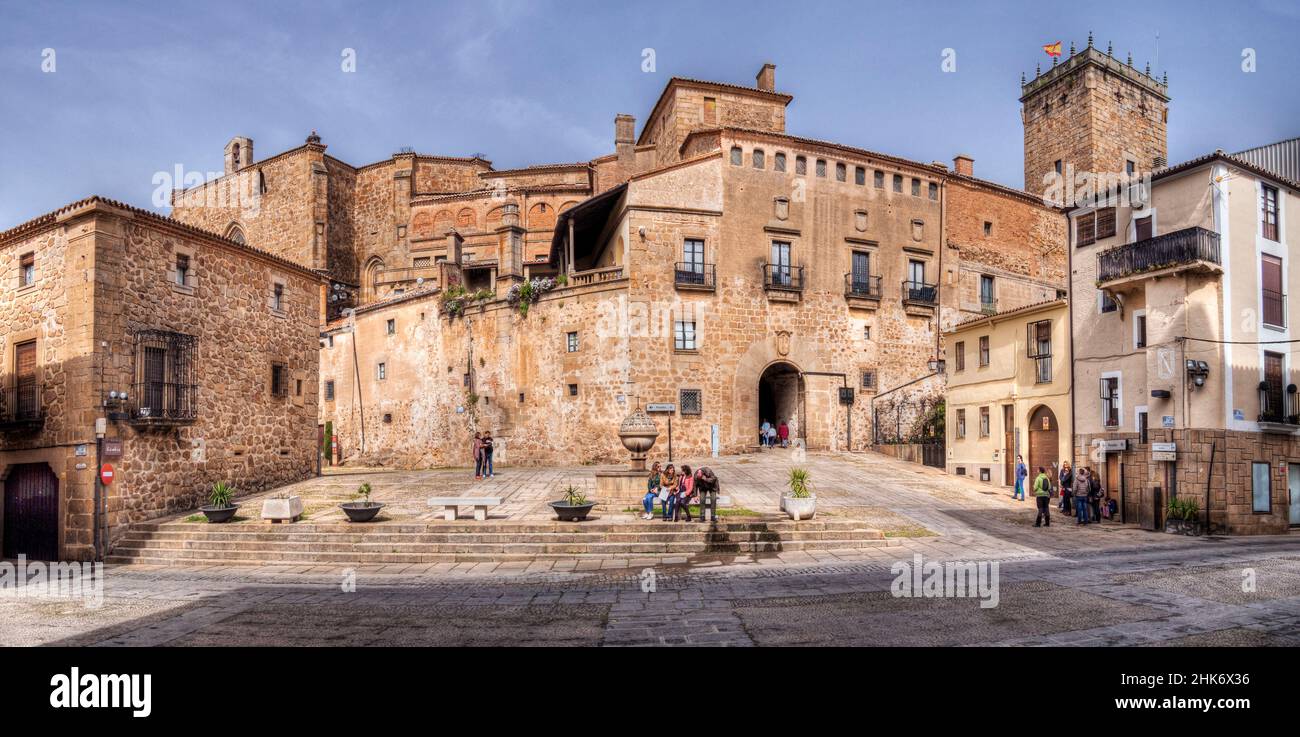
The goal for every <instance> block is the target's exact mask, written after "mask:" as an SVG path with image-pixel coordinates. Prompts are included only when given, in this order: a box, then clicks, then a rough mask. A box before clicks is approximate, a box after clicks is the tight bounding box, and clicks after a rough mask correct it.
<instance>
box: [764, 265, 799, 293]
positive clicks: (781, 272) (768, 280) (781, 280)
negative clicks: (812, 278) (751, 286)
mask: <svg viewBox="0 0 1300 737" xmlns="http://www.w3.org/2000/svg"><path fill="white" fill-rule="evenodd" d="M803 286H804V282H803V267H802V266H790V265H789V264H763V288H764V289H775V290H779V291H784V292H802V291H803Z"/></svg>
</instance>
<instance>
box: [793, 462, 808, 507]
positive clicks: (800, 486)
mask: <svg viewBox="0 0 1300 737" xmlns="http://www.w3.org/2000/svg"><path fill="white" fill-rule="evenodd" d="M789 484H790V496H792V497H794V498H795V499H807V498H808V497H810V496H812V481H811V480H810V479H809V475H808V469H806V468H797V467H796V468H792V469H790V481H789Z"/></svg>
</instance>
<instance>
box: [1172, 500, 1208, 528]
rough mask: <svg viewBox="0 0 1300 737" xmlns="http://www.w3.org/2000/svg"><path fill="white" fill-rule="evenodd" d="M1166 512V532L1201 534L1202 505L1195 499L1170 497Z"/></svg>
mask: <svg viewBox="0 0 1300 737" xmlns="http://www.w3.org/2000/svg"><path fill="white" fill-rule="evenodd" d="M1165 512H1166V514H1165V532H1171V533H1174V534H1176V535H1200V534H1201V505H1200V504H1198V503H1197V501H1196V500H1195V499H1179V498H1174V499H1170V500H1169V505H1168V506H1167V507H1166V508H1165Z"/></svg>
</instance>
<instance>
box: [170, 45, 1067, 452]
mask: <svg viewBox="0 0 1300 737" xmlns="http://www.w3.org/2000/svg"><path fill="white" fill-rule="evenodd" d="M792 99H793V98H792V96H791V95H789V94H786V93H783V92H778V91H777V90H776V83H775V67H774V66H772V65H770V64H768V65H764V66H763V68H762V69H761V70H760V72H759V74H758V76H757V78H756V80H755V84H754V85H753V86H744V85H735V84H725V83H719V82H709V81H703V80H695V79H685V78H677V77H674V78H672V79H670V80H669V81H668V83H667V84H666V86H665V88H664V91H663V93H662V94H661V95H660V97H659V99H658V100H657V101H656V102H655V103H654V105H653V106H652V108H651V113H650V115H649V117H648V118H647V121H646V123H645V125H644V126H643V127H642V129H641V131H640V133H639V135H638V134H637V133H636V121H635V119H634V118H633V117H632V116H630V115H626V114H620V115H618V116H616V117H615V121H614V141H613V149H614V150H613V152H612V153H611V154H608V155H606V156H601V157H598V158H595V159H593V160H591V161H587V162H579V163H567V164H552V165H542V166H533V167H528V168H524V169H515V170H506V171H501V170H496V169H494V168H492V165H491V163H490V162H488V161H485V160H483V159H482V158H478V157H473V158H455V157H446V156H429V155H424V154H416V153H410V152H403V153H398V154H395V155H394V156H393V157H392V158H391V159H388V160H385V161H381V162H377V163H374V164H369V165H366V166H360V167H354V166H352V165H349V164H346V163H344V162H342V161H339V160H337V159H334V158H333V157H330V156H329V155H327V154H326V153H325V146H324V145H323V144H322V143H321V141H320V140H319V138H317V137H315V136H314V135H313V136H312V137H310V138H309V139H308V140H307V142H306V143H305V144H304V145H303V146H302V147H299V148H297V149H293V150H291V151H288V152H284V153H281V154H278V155H276V156H273V157H271V158H269V159H264V160H262V161H256V160H253V159H252V158H251V157H249V156H248V153H249V152H250V151H251V147H252V141H250V140H248V139H242V138H239V139H234V140H232V142H231V147H233V146H234V145H235V144H238V146H239V157H235V156H233V155H231V156H228V157H227V158H228V161H230V164H229V167H228V168H229V171H228V172H227V174H226V176H224V177H222V178H219V179H217V180H215V181H212V182H209V183H207V184H205V185H203V186H201V187H197V188H192V189H189V190H185V191H183V192H177V193H176V194H175V196H174V198H173V201H174V203H175V206H174V209H173V217H175V218H177V219H178V220H182V221H185V222H190V223H194V224H196V225H200V226H201V227H203V228H205V229H209V230H213V231H216V232H221V233H228V234H232V235H233V236H240V235H242V237H244V238H245V239H247V241H248V242H249V243H254V244H256V245H257V246H258V247H259V248H263V249H266V250H268V251H270V252H272V253H276V254H278V255H281V256H283V257H285V258H288V259H291V260H295V261H298V262H299V263H301V264H303V265H305V266H309V267H311V268H313V269H316V270H318V271H320V272H322V273H324V274H327V275H328V277H329V278H330V280H331V284H330V286H329V287H328V289H327V292H328V293H327V295H326V296H325V298H324V304H325V305H327V314H326V323H325V325H324V328H323V332H322V344H323V347H322V354H321V356H322V358H321V372H322V373H321V376H322V385H321V404H320V406H321V415H320V420H321V425H322V428H321V429H322V431H323V432H324V433H325V434H326V435H327V436H328V437H329V438H331V442H337V444H338V453H339V456H340V457H342V458H346V459H349V460H357V461H362V462H367V463H385V464H393V465H410V466H428V465H445V464H461V465H463V464H467V463H468V462H469V456H468V450H467V448H468V447H469V438H470V437H471V436H472V434H473V432H474V431H482V430H490V431H492V432H493V433H494V434H495V435H496V436H497V446H498V448H504V454H505V456H506V457H508V458H509V459H510V460H512V461H514V462H520V463H540V462H558V461H567V462H574V461H611V460H615V459H621V458H622V457H623V455H624V452H623V451H622V450H621V446H620V445H619V443H618V441H617V438H616V437H615V433H614V430H615V428H616V427H617V425H618V423H619V422H620V421H621V420H622V419H623V417H624V416H626V414H627V413H628V412H629V411H630V410H631V409H632V408H633V407H634V406H635V405H637V404H641V405H645V404H649V403H656V404H668V405H671V406H672V407H673V412H672V413H671V420H672V442H673V446H674V449H675V450H676V451H678V452H681V453H685V454H696V455H698V454H703V453H708V452H711V451H712V450H713V449H714V448H715V447H716V449H717V450H718V451H719V452H735V451H740V450H743V449H745V448H746V447H748V446H752V445H755V444H756V441H755V433H756V431H757V427H758V425H759V423H760V421H761V420H762V419H763V418H765V417H766V418H768V419H772V420H775V419H777V418H780V419H786V420H787V421H789V422H790V423H791V425H792V426H793V428H794V435H795V437H797V438H801V439H802V440H803V441H804V442H805V443H806V444H807V445H808V446H809V447H812V448H838V449H843V448H863V447H866V446H867V445H869V444H871V443H872V442H873V441H874V440H876V438H875V437H874V432H873V430H874V428H873V426H872V418H873V410H875V409H876V408H877V402H876V401H875V399H876V397H877V396H882V397H884V399H883V400H882V401H888V402H893V401H896V400H898V399H900V398H906V397H915V396H930V397H937V396H939V395H940V394H941V393H942V389H943V376H942V374H940V373H937V372H935V371H934V370H933V368H932V362H933V361H935V360H937V359H941V358H942V357H943V352H944V345H943V339H942V329H943V328H944V327H947V326H951V325H953V324H956V322H958V321H960V320H961V319H964V318H965V317H969V316H971V315H978V314H983V312H984V311H986V310H988V309H993V308H995V307H996V308H1000V309H1011V308H1015V307H1017V306H1020V305H1024V304H1029V303H1033V302H1040V301H1043V300H1045V299H1053V298H1055V297H1056V296H1057V295H1058V292H1059V290H1061V289H1063V288H1064V286H1065V281H1066V279H1065V269H1064V266H1065V253H1064V243H1065V220H1064V217H1063V216H1062V215H1061V213H1060V212H1059V211H1058V210H1056V209H1055V208H1052V207H1048V206H1045V205H1043V204H1042V203H1041V202H1040V201H1039V200H1038V199H1037V198H1035V197H1033V196H1030V195H1028V194H1026V193H1024V192H1021V191H1019V190H1015V189H1012V188H1008V187H1005V186H1001V185H997V184H994V183H991V182H988V181H985V180H981V179H978V178H976V177H975V176H974V171H973V161H972V160H971V159H970V158H969V157H964V156H963V157H958V158H957V159H956V160H955V163H954V166H953V167H952V168H949V167H948V166H945V165H944V164H940V163H922V162H916V161H910V160H907V159H904V158H901V157H897V156H891V155H888V154H882V153H878V152H874V151H870V150H867V149H863V148H857V147H853V146H847V145H843V144H838V143H832V142H827V141H820V140H815V139H811V138H805V137H800V136H795V135H791V134H789V133H788V132H787V131H786V109H787V106H788V105H789V103H790V102H791V100H792ZM228 148H230V147H228ZM231 153H232V154H233V150H232V151H231ZM225 193H234V196H233V198H232V197H231V196H227V195H226V194H225ZM214 203H215V204H214ZM550 280H555V281H550ZM525 285H528V286H527V287H525ZM534 287H536V288H534ZM521 290H522V291H523V292H524V298H523V299H522V303H523V304H522V305H521V300H519V299H517V298H516V297H517V296H518V294H519V292H520V291H521ZM530 293H531V294H530ZM982 297H987V301H986V302H985V301H981V298H982ZM524 305H526V306H524ZM899 387H902V388H899ZM896 389H897V390H896ZM843 390H851V392H850V391H843ZM658 419H659V421H660V425H661V427H662V429H663V430H664V436H663V437H662V438H661V443H665V444H666V442H667V440H668V437H667V430H668V420H669V419H670V417H669V416H667V415H664V414H661V415H658Z"/></svg>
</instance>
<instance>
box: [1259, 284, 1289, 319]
mask: <svg viewBox="0 0 1300 737" xmlns="http://www.w3.org/2000/svg"><path fill="white" fill-rule="evenodd" d="M1260 291H1262V292H1263V297H1264V324H1265V325H1270V326H1272V327H1275V328H1285V327H1286V295H1285V294H1283V293H1282V292H1275V291H1273V290H1272V289H1263V290H1260Z"/></svg>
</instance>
